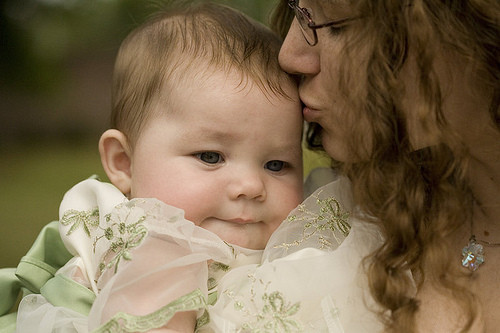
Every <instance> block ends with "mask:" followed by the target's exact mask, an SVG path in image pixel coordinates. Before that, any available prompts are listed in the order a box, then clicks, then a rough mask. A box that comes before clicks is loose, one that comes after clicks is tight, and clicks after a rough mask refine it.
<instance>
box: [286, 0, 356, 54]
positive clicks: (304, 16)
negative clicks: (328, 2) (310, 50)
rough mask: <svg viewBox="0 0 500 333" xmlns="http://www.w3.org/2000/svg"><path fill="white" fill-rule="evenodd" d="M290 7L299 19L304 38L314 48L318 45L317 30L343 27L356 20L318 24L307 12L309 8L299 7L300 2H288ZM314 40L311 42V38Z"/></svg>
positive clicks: (296, 0) (348, 19) (290, 0)
mask: <svg viewBox="0 0 500 333" xmlns="http://www.w3.org/2000/svg"><path fill="white" fill-rule="evenodd" d="M288 6H289V7H290V8H291V9H293V11H294V13H295V18H296V19H297V21H298V23H299V26H300V30H301V31H302V36H304V39H305V40H306V42H307V44H309V45H310V46H314V45H316V44H318V34H317V33H316V30H317V29H321V28H326V27H331V26H336V25H337V26H339V27H342V26H344V25H345V24H346V23H348V22H349V21H352V20H354V19H355V18H345V19H340V20H335V21H330V22H326V23H323V24H316V23H315V22H314V21H313V19H312V17H311V13H309V11H308V10H307V8H302V7H299V2H298V0H289V1H288ZM303 23H307V26H304V24H303ZM306 29H310V30H311V31H312V36H309V35H308V33H307V30H306ZM311 37H312V38H313V40H312V41H310V40H309V38H311Z"/></svg>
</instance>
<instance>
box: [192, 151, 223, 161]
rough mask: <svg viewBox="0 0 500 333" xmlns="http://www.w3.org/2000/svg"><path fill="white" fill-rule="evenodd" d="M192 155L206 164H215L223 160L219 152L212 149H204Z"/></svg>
mask: <svg viewBox="0 0 500 333" xmlns="http://www.w3.org/2000/svg"><path fill="white" fill-rule="evenodd" d="M194 156H196V157H197V158H199V159H200V160H201V161H203V162H205V163H207V164H217V163H222V162H224V159H223V158H222V156H221V154H219V153H216V152H213V151H204V152H202V153H197V154H195V155H194Z"/></svg>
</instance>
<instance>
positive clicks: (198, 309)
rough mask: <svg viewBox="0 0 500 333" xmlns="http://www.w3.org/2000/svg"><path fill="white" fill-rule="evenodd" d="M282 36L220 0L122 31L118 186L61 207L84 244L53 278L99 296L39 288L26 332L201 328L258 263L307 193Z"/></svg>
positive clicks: (29, 300)
mask: <svg viewBox="0 0 500 333" xmlns="http://www.w3.org/2000/svg"><path fill="white" fill-rule="evenodd" d="M279 47H280V40H279V39H278V38H277V37H276V36H275V35H274V34H273V33H271V32H270V31H269V30H268V29H267V28H265V27H264V26H262V25H260V24H258V23H256V22H254V21H252V20H251V19H249V18H247V17H246V16H244V15H243V14H241V13H239V12H237V11H235V10H233V9H230V8H229V7H225V6H222V5H216V4H213V3H210V2H201V3H199V4H196V5H188V6H182V7H177V8H171V9H170V10H168V11H165V12H162V13H158V14H157V15H156V16H155V17H154V18H152V19H150V20H149V21H147V22H146V23H144V24H142V25H141V26H139V27H138V28H136V29H135V30H134V31H133V32H132V33H131V34H130V35H129V36H128V37H127V38H126V39H125V40H124V42H123V43H122V46H121V48H120V51H119V53H118V56H117V59H116V64H115V71H114V84H113V110H112V129H109V130H107V131H106V132H104V134H103V135H102V137H101V139H100V142H99V151H100V155H101V160H102V164H103V167H104V170H105V172H106V174H107V176H108V178H109V180H110V181H111V183H112V185H111V184H107V183H101V182H99V181H97V180H94V179H91V180H86V181H84V182H82V183H79V184H77V185H76V186H75V187H74V188H73V189H71V190H70V191H69V192H68V193H67V194H66V195H65V197H64V199H63V202H62V203H61V208H60V233H61V237H62V239H63V242H64V244H65V246H66V248H67V249H68V251H69V252H70V253H71V254H72V255H73V256H74V257H73V258H72V259H71V260H70V261H69V262H68V263H67V264H66V265H65V266H64V267H63V268H61V269H60V270H59V271H58V273H57V274H56V277H55V278H54V279H56V278H58V279H59V280H64V281H65V283H66V285H68V284H69V285H71V286H72V287H71V288H70V289H78V288H85V290H86V291H84V293H85V294H86V295H87V296H88V298H89V299H90V300H91V301H89V302H87V303H90V304H91V305H92V307H91V309H89V308H88V307H87V308H85V306H83V307H80V308H71V307H72V305H68V304H73V303H76V302H67V304H66V303H65V304H57V301H55V300H56V299H57V297H52V296H51V295H53V294H51V293H50V292H48V291H47V292H46V293H45V294H44V293H41V294H33V295H29V296H27V297H25V298H24V299H23V301H22V303H21V305H20V308H19V315H18V322H17V325H18V331H21V332H23V331H24V332H32V331H38V332H41V331H43V330H46V331H48V332H51V331H52V330H54V329H55V328H60V327H66V328H67V327H70V328H71V329H73V331H75V330H76V331H82V332H83V331H85V332H86V331H87V330H92V329H95V330H97V331H98V332H100V331H102V332H104V331H106V332H114V331H116V332H118V331H120V332H136V331H146V330H154V331H155V332H173V331H176V332H193V331H194V330H195V329H198V330H199V329H202V327H203V326H204V324H206V323H207V322H208V321H209V320H210V318H209V314H208V313H207V312H206V309H207V304H211V303H213V302H215V299H216V298H217V283H218V280H219V279H220V278H221V276H223V275H224V274H225V273H226V272H227V271H229V270H231V269H232V268H235V267H238V266H240V265H245V264H248V263H258V262H260V256H261V253H262V251H261V250H262V249H264V247H265V246H266V243H267V241H268V240H269V238H270V236H271V234H272V233H273V231H274V230H275V229H276V228H277V227H278V226H279V225H280V224H281V222H282V221H283V220H284V219H285V218H286V217H287V215H288V213H289V212H290V211H291V210H292V209H293V208H295V207H296V206H297V205H298V204H299V203H300V202H301V200H302V159H301V155H302V151H301V137H302V113H301V105H300V102H299V98H298V93H297V89H296V85H295V83H294V81H293V80H292V78H290V77H289V76H287V75H286V74H285V73H284V72H282V71H281V70H280V67H279V64H278V60H277V58H278V52H279ZM54 279H53V280H54ZM50 281H52V280H49V282H50ZM46 289H47V290H54V291H53V292H54V293H57V290H59V289H58V288H52V289H49V288H46ZM65 295H68V296H67V297H68V298H71V296H69V295H71V293H68V292H67V293H66V294H65ZM87 296H86V297H87ZM94 299H95V300H94ZM90 304H89V305H90ZM49 317H50V318H52V319H51V320H50V321H49V320H47V318H49ZM41 326H44V327H41Z"/></svg>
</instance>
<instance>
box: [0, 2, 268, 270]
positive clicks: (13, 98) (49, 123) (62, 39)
mask: <svg viewBox="0 0 500 333" xmlns="http://www.w3.org/2000/svg"><path fill="white" fill-rule="evenodd" d="M152 2H158V0H156V1H146V0H22V1H19V0H0V154H1V158H0V223H1V229H0V267H14V266H16V265H17V263H18V261H19V259H20V258H21V257H22V256H23V255H24V254H25V253H26V251H27V250H28V249H29V247H30V245H31V244H32V243H33V241H34V240H35V237H36V236H37V234H38V232H39V231H40V229H41V228H42V227H43V226H44V225H45V224H46V223H48V222H50V221H52V220H55V219H57V218H58V208H59V203H60V201H61V199H62V196H63V195H64V193H65V192H66V191H67V190H68V189H69V188H70V187H71V186H73V185H74V184H76V183H77V182H79V181H81V180H83V179H85V178H87V177H89V176H91V175H92V174H97V175H99V176H100V177H101V179H103V180H106V178H105V174H104V171H103V169H102V167H101V164H100V161H99V154H98V151H97V143H98V140H99V136H100V134H101V133H102V132H103V131H104V130H105V129H107V128H108V116H109V110H110V87H111V74H112V67H113V62H114V57H115V54H116V52H117V49H118V47H119V44H120V42H121V40H122V39H123V38H124V37H125V36H126V35H127V34H128V32H129V31H130V30H132V29H133V28H134V27H135V26H137V25H138V24H140V23H141V22H142V21H143V20H144V19H145V18H146V16H147V15H148V14H149V13H150V12H151V10H152V6H151V3H152ZM220 2H223V3H226V4H228V5H230V6H233V7H235V8H237V9H240V10H242V11H244V12H246V13H247V14H248V15H250V16H252V17H254V18H256V19H257V20H259V21H261V22H263V23H266V24H267V23H268V17H269V14H270V12H271V9H272V8H273V7H274V5H275V2H276V0H231V1H222V0H221V1H220Z"/></svg>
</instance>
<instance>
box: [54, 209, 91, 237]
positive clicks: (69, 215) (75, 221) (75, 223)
mask: <svg viewBox="0 0 500 333" xmlns="http://www.w3.org/2000/svg"><path fill="white" fill-rule="evenodd" d="M61 224H62V225H64V226H68V225H70V224H71V228H70V229H69V230H68V232H67V233H66V235H67V236H69V235H71V234H72V233H73V232H74V231H75V230H76V229H78V228H80V227H82V228H83V231H85V233H86V234H87V236H89V237H90V232H91V230H93V229H95V228H97V227H98V226H99V209H98V208H94V209H91V210H84V211H79V210H75V209H70V210H67V211H65V212H64V215H63V217H62V218H61Z"/></svg>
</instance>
